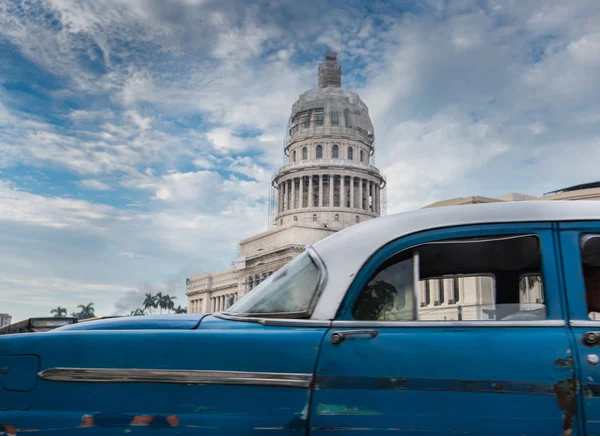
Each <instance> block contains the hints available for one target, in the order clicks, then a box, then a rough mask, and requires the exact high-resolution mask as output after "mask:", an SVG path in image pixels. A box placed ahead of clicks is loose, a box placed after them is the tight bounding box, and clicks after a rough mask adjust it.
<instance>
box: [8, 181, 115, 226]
mask: <svg viewBox="0 0 600 436" xmlns="http://www.w3.org/2000/svg"><path fill="white" fill-rule="evenodd" d="M0 200H1V204H2V207H1V208H0V220H2V221H12V222H16V223H21V224H30V225H35V226H42V227H52V228H57V229H60V228H76V229H83V230H93V231H102V230H103V222H104V221H106V220H109V219H112V218H115V217H119V215H120V213H119V211H118V210H116V209H114V208H113V207H110V206H106V205H102V204H96V203H90V202H88V201H85V200H74V199H70V198H61V197H44V196H41V195H35V194H30V193H28V192H24V191H21V190H18V189H16V187H15V186H14V185H13V184H12V183H11V182H7V181H3V180H0Z"/></svg>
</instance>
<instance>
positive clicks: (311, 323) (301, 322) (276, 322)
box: [212, 312, 331, 327]
mask: <svg viewBox="0 0 600 436" xmlns="http://www.w3.org/2000/svg"><path fill="white" fill-rule="evenodd" d="M212 315H213V316H214V317H216V318H220V319H226V320H229V321H242V322H253V323H256V324H262V325H264V326H282V327H330V326H331V321H326V320H318V319H294V318H259V317H246V316H240V315H230V314H228V313H223V312H217V313H213V314H212Z"/></svg>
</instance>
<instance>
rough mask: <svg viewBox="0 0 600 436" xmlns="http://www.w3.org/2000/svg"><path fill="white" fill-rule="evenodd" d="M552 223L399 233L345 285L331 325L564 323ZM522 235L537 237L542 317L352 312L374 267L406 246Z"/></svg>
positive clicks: (509, 224)
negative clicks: (399, 317) (403, 316)
mask: <svg viewBox="0 0 600 436" xmlns="http://www.w3.org/2000/svg"><path fill="white" fill-rule="evenodd" d="M554 232H555V230H554V226H553V223H552V222H548V221H537V222H523V223H521V222H514V223H500V224H477V225H464V226H451V227H441V228H438V229H433V230H426V231H423V232H417V233H413V234H410V235H405V236H402V237H400V238H398V239H395V240H392V241H390V242H388V243H387V244H385V245H383V246H381V247H380V248H379V249H378V250H377V251H376V252H375V253H374V254H373V255H372V256H370V258H369V259H368V260H367V261H366V262H365V263H364V264H363V265H362V266H361V268H360V270H359V271H357V273H356V275H355V277H354V280H353V281H352V283H351V284H350V286H349V287H348V290H347V292H346V294H345V296H344V299H343V300H342V302H341V304H340V306H339V307H338V311H337V313H336V317H335V319H334V322H333V325H334V326H338V327H342V326H366V325H373V326H382V327H402V326H407V327H408V326H414V327H428V326H432V327H433V326H435V327H446V326H453V325H455V326H460V327H464V326H467V325H474V326H475V325H476V326H482V327H483V326H486V327H489V326H498V327H500V326H506V325H527V326H536V325H537V326H544V325H547V326H558V325H565V319H566V318H565V317H566V312H565V303H564V298H563V296H562V290H561V286H560V283H559V264H558V263H557V262H558V253H557V249H556V247H555V243H554ZM511 235H514V236H526V235H535V236H537V237H538V238H539V239H540V250H541V256H542V277H543V278H544V283H545V284H544V290H545V300H546V301H545V304H546V310H547V313H546V319H545V320H531V321H502V320H498V321H496V320H494V321H486V320H479V321H471V320H464V321H420V320H411V321H362V320H356V319H354V318H353V316H352V309H353V307H354V304H355V303H356V301H357V299H358V298H359V295H360V293H361V292H362V290H363V289H364V286H366V284H367V283H368V281H369V280H370V279H371V277H372V275H373V274H374V273H375V272H376V271H377V269H378V268H379V266H380V265H381V264H383V263H384V262H385V261H386V260H387V259H389V258H390V257H392V256H394V255H396V254H398V253H400V252H402V251H406V250H410V249H414V248H415V247H418V246H419V245H424V244H427V243H432V242H443V241H448V242H450V241H451V240H453V239H458V238H482V237H503V236H511ZM418 301H419V300H416V301H415V303H416V306H417V307H416V309H417V310H418V304H419V303H418Z"/></svg>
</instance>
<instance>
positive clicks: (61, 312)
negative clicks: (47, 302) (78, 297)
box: [50, 306, 67, 318]
mask: <svg viewBox="0 0 600 436" xmlns="http://www.w3.org/2000/svg"><path fill="white" fill-rule="evenodd" d="M50 313H54V314H56V315H54V318H60V317H61V316H66V315H67V309H65V308H64V307H60V306H58V307H57V308H56V309H52V310H51V311H50Z"/></svg>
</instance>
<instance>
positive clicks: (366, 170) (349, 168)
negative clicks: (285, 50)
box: [186, 53, 386, 313]
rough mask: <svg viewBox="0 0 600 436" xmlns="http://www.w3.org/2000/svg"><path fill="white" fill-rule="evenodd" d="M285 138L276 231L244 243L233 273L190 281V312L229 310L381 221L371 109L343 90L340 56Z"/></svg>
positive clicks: (329, 57)
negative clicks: (306, 257) (347, 233)
mask: <svg viewBox="0 0 600 436" xmlns="http://www.w3.org/2000/svg"><path fill="white" fill-rule="evenodd" d="M285 135H286V138H285V145H284V150H283V153H284V157H285V160H286V162H285V164H284V165H283V166H282V167H281V168H280V169H279V171H278V172H277V174H276V175H275V177H274V178H273V180H272V186H273V188H274V189H275V192H276V196H275V198H276V207H275V212H276V214H275V217H274V221H273V223H272V224H273V228H272V229H271V230H269V231H267V232H264V233H261V234H259V235H255V236H252V237H250V238H248V239H245V240H243V241H241V242H240V255H239V256H238V257H237V258H236V259H235V260H234V262H233V265H232V267H231V268H229V269H227V270H224V271H219V272H215V273H202V274H198V275H195V276H193V277H191V278H188V279H187V280H186V287H187V292H186V294H187V297H188V312H191V313H212V312H215V311H220V310H225V309H226V308H227V307H229V306H231V304H233V303H234V302H235V301H237V300H238V299H239V298H241V297H242V296H244V295H245V294H246V293H248V292H250V291H251V290H252V289H253V288H254V287H256V286H257V285H258V284H260V283H261V282H262V281H264V280H265V279H266V278H267V277H269V276H270V275H271V274H273V273H274V272H275V271H277V270H278V269H279V268H281V267H282V266H284V265H285V264H287V263H288V262H289V261H290V260H292V259H293V258H294V257H295V256H297V255H298V254H300V253H302V251H303V250H304V248H305V247H306V246H307V245H310V244H313V243H315V242H316V241H318V240H320V239H322V238H325V237H327V236H329V235H330V234H332V233H334V232H337V231H339V230H341V229H343V228H345V227H348V226H351V225H354V224H356V223H359V222H362V221H365V220H368V219H372V218H376V217H378V216H380V215H381V213H382V208H383V204H384V199H385V184H386V183H385V178H384V177H383V176H382V174H381V173H380V171H379V170H378V169H377V167H376V166H375V165H374V163H373V162H374V154H375V132H374V129H373V125H372V123H371V119H370V117H369V110H368V107H367V105H366V104H365V103H364V102H363V101H362V100H361V99H360V97H359V95H358V94H356V93H354V92H351V91H348V90H345V89H343V88H342V67H341V65H340V63H339V62H338V60H337V56H336V54H335V53H327V54H326V56H325V60H324V62H322V63H321V64H320V65H319V68H318V87H317V88H314V89H311V90H309V91H307V92H305V93H303V94H302V95H300V96H299V98H298V100H297V101H296V102H295V103H294V104H293V106H292V111H291V115H290V118H289V121H288V126H287V128H286V134H285Z"/></svg>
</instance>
